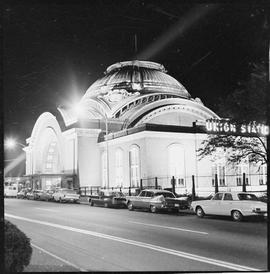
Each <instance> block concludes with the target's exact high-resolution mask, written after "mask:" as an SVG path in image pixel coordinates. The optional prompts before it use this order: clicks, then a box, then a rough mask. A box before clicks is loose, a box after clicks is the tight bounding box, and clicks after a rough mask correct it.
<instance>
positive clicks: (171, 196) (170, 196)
mask: <svg viewBox="0 0 270 274" xmlns="http://www.w3.org/2000/svg"><path fill="white" fill-rule="evenodd" d="M160 195H163V197H164V198H175V196H174V194H173V193H170V192H157V193H155V196H160Z"/></svg>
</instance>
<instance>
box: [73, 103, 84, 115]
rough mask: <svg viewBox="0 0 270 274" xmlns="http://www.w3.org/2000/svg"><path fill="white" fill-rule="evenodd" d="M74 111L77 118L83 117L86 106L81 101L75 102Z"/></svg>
mask: <svg viewBox="0 0 270 274" xmlns="http://www.w3.org/2000/svg"><path fill="white" fill-rule="evenodd" d="M72 112H73V113H74V115H75V116H76V117H77V118H79V117H83V116H84V115H85V108H84V106H83V105H82V104H81V103H75V104H73V106H72Z"/></svg>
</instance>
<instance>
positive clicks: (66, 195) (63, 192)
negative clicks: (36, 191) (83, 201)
mask: <svg viewBox="0 0 270 274" xmlns="http://www.w3.org/2000/svg"><path fill="white" fill-rule="evenodd" d="M52 196H53V200H54V201H56V202H60V203H61V202H73V203H77V202H78V201H79V198H80V195H79V194H77V192H76V191H75V190H73V189H67V188H60V189H57V190H56V191H55V193H53V195H52Z"/></svg>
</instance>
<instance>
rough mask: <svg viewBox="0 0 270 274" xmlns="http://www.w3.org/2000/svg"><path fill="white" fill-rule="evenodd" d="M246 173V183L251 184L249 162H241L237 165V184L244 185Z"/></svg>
mask: <svg viewBox="0 0 270 274" xmlns="http://www.w3.org/2000/svg"><path fill="white" fill-rule="evenodd" d="M244 173H245V176H246V185H248V184H249V178H248V177H249V168H248V165H247V164H240V165H238V166H237V171H236V185H237V186H241V185H243V174H244Z"/></svg>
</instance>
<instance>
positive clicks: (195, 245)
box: [5, 199, 267, 272]
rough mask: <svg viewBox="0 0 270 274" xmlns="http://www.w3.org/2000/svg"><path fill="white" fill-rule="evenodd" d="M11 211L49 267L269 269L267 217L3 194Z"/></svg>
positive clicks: (8, 212)
mask: <svg viewBox="0 0 270 274" xmlns="http://www.w3.org/2000/svg"><path fill="white" fill-rule="evenodd" d="M5 217H6V219H8V220H10V221H11V222H13V223H14V224H16V225H17V226H18V227H19V228H20V229H21V230H22V231H24V232H25V233H26V235H27V236H28V237H29V238H31V242H32V244H33V248H34V251H35V256H34V258H33V260H35V261H37V259H35V258H37V252H39V256H40V255H42V254H43V255H44V258H45V257H46V258H47V259H46V260H45V261H47V262H48V265H47V267H49V265H50V264H51V263H55V262H52V261H58V262H59V264H60V265H61V267H67V269H68V267H69V268H71V269H73V270H74V268H75V269H78V270H81V271H83V270H85V271H183V272H185V271H194V272H196V271H214V272H216V271H253V270H266V269H267V223H266V222H264V221H254V220H250V221H245V222H241V223H237V222H233V221H231V220H230V219H228V218H216V217H205V218H203V219H199V218H197V217H196V216H195V215H190V214H151V213H149V212H142V211H133V212H130V211H128V210H127V209H110V208H102V207H90V206H88V205H82V204H59V203H53V202H42V201H29V200H18V199H5ZM32 263H33V262H32ZM62 270H65V269H64V268H63V269H62Z"/></svg>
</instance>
